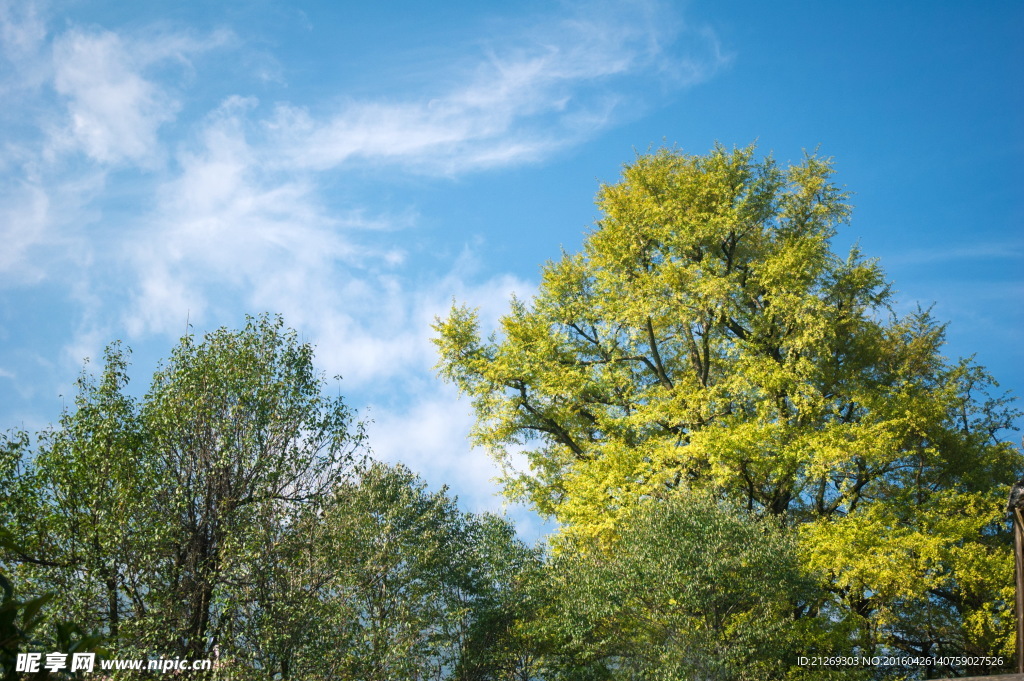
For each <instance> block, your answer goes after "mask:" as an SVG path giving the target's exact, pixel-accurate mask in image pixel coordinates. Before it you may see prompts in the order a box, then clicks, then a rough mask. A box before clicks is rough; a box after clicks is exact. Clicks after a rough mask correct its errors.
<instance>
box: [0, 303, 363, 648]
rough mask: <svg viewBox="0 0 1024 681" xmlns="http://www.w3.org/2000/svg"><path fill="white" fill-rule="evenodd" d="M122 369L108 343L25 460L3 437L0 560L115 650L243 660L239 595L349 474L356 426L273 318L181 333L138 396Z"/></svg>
mask: <svg viewBox="0 0 1024 681" xmlns="http://www.w3.org/2000/svg"><path fill="white" fill-rule="evenodd" d="M126 370H127V360H126V353H125V352H124V351H123V350H122V349H121V348H120V347H119V346H118V345H116V344H115V345H113V346H111V347H110V348H108V350H107V352H106V355H105V366H104V369H103V372H102V374H101V376H100V378H99V380H94V379H92V378H91V377H90V376H88V375H87V374H83V376H82V378H81V379H80V381H79V385H78V388H79V391H78V396H77V397H76V400H75V409H74V410H68V411H65V413H64V414H63V415H62V417H61V422H60V425H59V426H58V427H57V428H53V429H49V430H47V431H44V432H43V433H41V434H40V435H39V437H38V438H37V440H38V445H37V451H36V452H35V454H34V456H33V455H31V452H30V448H29V439H28V438H27V437H26V436H24V435H22V434H13V435H10V436H7V437H6V439H5V446H4V448H3V450H2V451H4V452H5V454H4V459H3V463H4V470H3V471H0V474H2V475H7V476H8V477H13V478H14V479H15V482H16V483H17V484H16V485H15V487H16V489H15V492H14V493H13V494H12V495H11V496H10V497H9V498H7V499H5V508H4V509H3V512H4V513H5V515H10V516H11V518H10V521H11V522H12V524H13V526H15V527H16V528H17V530H18V533H19V540H20V544H21V545H22V546H23V547H24V548H23V549H22V550H20V551H18V552H13V551H10V550H8V551H6V552H5V553H4V555H3V559H4V561H5V562H10V563H12V564H15V565H17V567H18V570H19V574H21V575H24V576H25V577H26V578H27V584H30V585H32V588H34V589H35V590H36V591H37V592H40V593H42V592H52V593H54V606H55V608H54V609H55V610H57V611H59V612H61V613H62V614H63V615H64V616H70V617H71V618H73V619H74V620H75V621H77V622H80V623H81V624H82V625H83V626H85V627H87V628H88V629H90V630H91V629H93V628H95V629H98V630H100V631H102V632H103V633H104V634H106V635H108V636H109V637H110V640H111V648H112V649H113V650H114V651H115V652H117V653H118V654H122V655H124V656H132V655H135V656H146V655H181V656H187V657H191V658H204V657H213V656H217V655H222V656H224V657H235V656H240V657H242V658H244V659H248V658H249V656H248V654H247V653H246V651H241V650H240V648H239V645H238V643H239V641H240V640H241V639H240V634H239V630H240V628H241V625H240V624H239V621H240V618H239V613H240V611H241V609H242V607H243V605H244V603H245V602H246V601H245V600H244V599H243V598H242V595H243V594H246V593H248V591H249V587H250V586H251V584H252V583H254V582H257V581H258V580H259V579H261V577H260V575H261V574H263V572H265V571H267V570H272V569H275V568H277V567H278V564H276V563H275V561H277V562H278V563H279V562H280V560H281V553H280V551H277V550H275V540H276V539H277V538H278V537H277V535H280V534H282V533H287V532H288V531H289V528H290V527H292V526H296V525H297V524H298V523H300V522H301V519H302V518H303V516H304V515H307V514H308V507H311V506H314V507H315V504H316V502H317V500H319V499H321V498H323V497H324V496H326V495H327V494H328V493H329V491H330V490H331V489H332V488H333V487H334V486H335V485H337V484H338V482H339V481H340V480H342V479H345V478H346V477H347V476H348V475H350V474H351V468H352V466H351V464H352V463H353V461H354V456H355V453H356V452H357V450H358V448H359V447H360V446H361V443H362V440H363V434H362V428H361V426H360V425H359V424H356V423H355V422H354V420H353V418H352V415H351V413H350V411H349V410H348V409H347V407H346V406H345V405H344V403H343V402H342V400H341V398H340V397H339V398H328V397H325V396H324V395H323V392H324V387H325V385H324V380H323V378H322V377H321V376H320V375H319V374H318V373H317V372H316V371H315V370H314V368H313V364H312V348H311V347H310V346H309V345H307V344H304V343H300V342H299V341H298V340H297V338H296V334H295V333H294V332H293V331H290V330H286V329H285V328H284V325H283V322H282V321H281V319H280V318H278V317H271V316H262V317H259V318H251V319H249V320H248V323H247V325H246V326H245V328H244V329H242V330H239V331H231V330H227V329H219V330H217V331H214V332H212V333H210V334H208V335H207V336H206V337H205V338H204V339H203V340H202V341H201V342H197V341H196V340H195V339H194V338H193V337H191V336H187V337H185V338H183V339H182V341H181V343H180V344H179V345H178V347H177V348H175V350H174V352H173V353H172V356H171V358H170V360H169V361H168V363H167V364H166V366H164V367H163V368H161V369H160V370H159V371H158V372H157V373H156V375H155V376H154V379H153V383H152V387H151V389H150V391H149V392H148V394H146V395H145V397H144V398H142V400H141V402H140V403H136V401H135V400H134V399H132V398H131V397H129V396H128V395H126V394H125V387H126V385H127V381H128V378H127V371H126ZM10 471H13V473H11V472H10Z"/></svg>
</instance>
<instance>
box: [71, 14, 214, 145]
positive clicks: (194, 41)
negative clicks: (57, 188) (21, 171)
mask: <svg viewBox="0 0 1024 681" xmlns="http://www.w3.org/2000/svg"><path fill="white" fill-rule="evenodd" d="M228 38H229V34H227V33H225V32H218V33H215V34H213V35H211V36H209V37H206V38H202V39H200V38H196V37H194V36H191V35H187V34H180V33H179V34H174V33H168V34H163V35H147V36H145V37H144V38H142V39H130V40H129V39H125V38H123V37H122V36H120V35H118V34H116V33H114V32H112V31H103V30H85V29H81V28H72V29H71V30H69V31H68V32H66V33H64V34H62V35H60V36H59V37H58V38H57V39H56V40H55V41H54V45H53V65H54V81H53V84H54V88H55V89H56V91H57V93H58V94H60V95H61V96H62V97H63V98H64V100H65V101H66V106H67V117H66V119H65V120H64V121H62V123H63V125H62V126H61V127H60V128H58V129H56V130H55V131H54V133H53V134H54V147H55V150H57V151H61V150H63V149H80V150H81V151H83V152H85V153H86V154H87V155H88V156H89V157H90V158H92V159H93V160H95V161H98V162H101V163H118V162H133V163H137V164H141V165H152V164H153V163H154V162H155V160H156V159H157V157H158V156H159V154H160V152H161V145H160V143H159V141H158V139H157V132H158V130H159V128H160V127H161V126H162V125H163V124H165V123H168V122H169V121H172V120H174V118H175V115H176V114H177V112H178V110H179V108H180V103H179V102H178V101H177V99H176V98H175V97H174V96H173V94H172V93H171V91H170V89H169V88H167V87H165V86H162V85H160V84H158V83H157V82H156V81H155V80H154V79H153V78H148V77H146V75H145V74H146V71H147V69H150V68H151V67H153V66H155V65H158V64H160V63H161V62H166V61H174V62H177V63H179V64H182V65H187V64H188V61H189V58H190V56H192V55H193V54H195V53H198V52H202V51H205V50H208V49H212V48H214V47H217V46H220V45H222V44H224V43H225V42H226V41H227V40H228Z"/></svg>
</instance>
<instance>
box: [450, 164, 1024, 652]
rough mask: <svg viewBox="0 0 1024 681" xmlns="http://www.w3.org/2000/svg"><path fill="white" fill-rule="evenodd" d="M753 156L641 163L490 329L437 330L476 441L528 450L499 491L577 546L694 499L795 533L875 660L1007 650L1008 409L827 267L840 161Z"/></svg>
mask: <svg viewBox="0 0 1024 681" xmlns="http://www.w3.org/2000/svg"><path fill="white" fill-rule="evenodd" d="M754 153H755V152H754V148H753V147H748V148H745V149H737V150H733V151H729V150H726V149H724V148H722V147H716V148H715V149H714V150H712V152H711V153H710V154H708V155H706V156H692V155H687V154H683V153H681V152H678V151H675V150H660V151H658V152H656V153H653V154H648V155H643V156H640V157H638V158H637V159H636V161H635V162H634V163H632V164H630V165H628V166H626V168H625V169H624V171H623V177H622V180H621V181H620V182H619V183H617V184H612V185H605V186H602V187H601V189H600V192H599V194H598V206H599V207H600V209H601V211H602V213H603V216H602V217H601V219H600V220H599V221H598V223H597V227H596V229H595V230H594V231H593V232H592V233H590V234H589V235H588V236H587V238H586V240H585V243H584V247H583V251H582V252H581V253H578V254H565V255H563V257H562V258H561V259H560V260H558V261H555V262H549V263H547V264H546V265H545V266H544V268H543V270H542V277H541V284H540V287H539V290H538V292H537V294H536V296H535V297H534V298H533V299H532V301H530V302H529V303H527V302H524V301H521V300H518V299H515V298H514V299H513V300H512V302H511V311H510V312H509V314H508V315H506V316H505V317H504V318H502V320H501V326H500V329H499V331H498V333H496V334H495V335H491V336H490V337H489V338H483V337H482V336H481V331H480V328H479V323H478V320H477V316H476V314H475V312H473V311H472V310H469V309H467V308H466V307H462V306H458V305H456V306H454V307H453V309H452V311H451V313H450V315H449V316H448V318H447V319H445V320H439V321H438V323H437V325H436V327H435V328H436V331H437V337H436V339H435V342H436V343H437V346H438V350H439V353H440V363H439V365H438V366H439V370H440V373H441V375H442V376H443V377H445V378H446V379H448V380H450V381H452V382H454V383H455V384H456V385H457V386H458V387H459V389H460V390H461V391H462V392H463V393H464V394H467V395H469V396H470V397H471V398H472V400H473V406H474V408H475V410H476V414H477V420H476V426H475V428H474V431H473V438H474V440H475V442H476V443H477V444H480V445H483V446H485V447H487V448H488V449H489V450H490V451H491V452H492V454H494V455H495V456H496V457H498V459H499V460H501V461H504V462H506V463H508V462H509V460H510V457H509V451H510V449H509V448H510V447H513V446H515V447H523V448H525V453H526V456H527V459H528V461H529V466H530V468H529V470H526V471H518V472H516V471H512V472H511V473H510V474H509V475H508V476H507V477H506V479H505V487H506V491H507V493H508V494H510V495H511V496H512V497H514V498H521V499H526V500H528V501H529V502H531V503H532V504H533V505H534V507H535V508H537V509H538V510H539V511H540V512H541V513H543V514H545V515H548V516H553V517H554V518H556V519H557V520H558V521H559V522H560V523H562V525H563V526H564V527H565V528H566V530H565V531H566V532H568V533H570V534H572V535H574V536H578V537H582V538H598V539H601V538H604V540H605V541H609V540H610V539H611V537H613V536H614V533H615V528H616V525H617V523H618V522H619V519H620V517H621V516H622V514H623V513H627V512H629V511H630V509H632V508H634V507H635V506H637V504H638V503H640V501H641V500H642V499H645V498H653V499H660V498H664V497H667V496H671V495H672V494H674V493H675V491H676V490H678V489H685V488H703V489H708V490H713V491H715V492H716V493H719V494H722V495H723V496H725V497H727V498H729V499H732V500H734V501H735V502H736V503H738V504H740V505H741V506H743V507H745V508H748V509H751V510H753V511H755V512H757V513H762V514H768V515H774V516H777V517H780V518H783V519H784V520H785V521H786V522H788V523H790V524H791V525H794V526H799V527H800V536H801V538H802V541H801V546H802V549H801V551H802V555H803V560H804V561H805V563H807V564H808V565H810V566H813V567H819V568H822V569H825V570H826V571H827V573H829V574H830V575H831V580H830V587H831V589H832V595H831V600H830V603H829V604H827V607H833V608H835V614H834V616H835V617H837V618H841V619H844V620H846V621H848V622H849V623H851V626H852V625H853V624H856V631H855V633H853V634H852V636H853V639H854V643H855V644H856V645H857V646H858V649H859V650H861V651H863V652H865V653H878V652H885V651H906V652H912V653H921V654H959V653H975V652H980V651H982V650H984V651H987V653H989V654H991V653H1003V654H1006V653H1008V652H1009V647H1010V644H1011V638H1010V629H1009V628H1008V627H1007V626H1005V623H1006V621H1007V620H1006V618H1007V616H1008V613H1009V610H1008V609H1009V598H1008V596H1009V591H1008V589H1009V586H1010V584H1011V581H1012V568H1011V560H1010V550H1009V535H1008V532H1007V531H1006V527H1005V523H1004V522H1003V517H1002V513H1001V501H1002V496H1003V493H1004V490H1005V489H1006V487H1007V486H1008V485H1009V484H1010V483H1011V482H1012V480H1013V479H1014V478H1015V477H1016V476H1017V475H1018V474H1019V473H1020V472H1021V468H1022V467H1021V461H1020V456H1019V453H1018V452H1016V451H1015V449H1014V448H1013V447H1012V446H1011V445H1010V444H1009V443H1007V442H1006V441H1004V440H1003V439H1002V438H1001V434H1002V433H1003V432H1005V429H1007V428H1009V427H1011V426H1012V421H1013V418H1014V417H1015V415H1016V412H1015V411H1014V410H1013V409H1011V408H1010V407H1009V406H1008V400H1007V399H1006V398H1004V397H990V396H989V391H990V389H991V388H992V387H993V386H994V381H992V379H991V378H990V377H989V376H988V375H987V374H986V373H985V372H984V371H983V370H982V369H981V368H979V367H977V366H976V365H974V364H973V363H972V362H971V361H969V360H964V361H957V362H950V361H948V360H946V359H945V358H943V357H942V356H941V355H940V349H941V346H942V344H943V334H944V327H943V326H942V325H940V324H938V323H936V322H935V321H934V320H933V319H932V318H931V317H930V316H929V314H928V313H927V312H924V311H918V312H915V313H912V314H909V315H907V316H905V317H897V316H895V315H894V314H893V313H891V312H890V308H889V304H890V303H891V301H892V294H891V291H890V288H889V286H888V285H887V284H886V282H885V278H884V275H883V273H882V270H881V268H880V267H879V265H878V263H877V262H876V261H874V260H869V259H866V258H864V257H863V256H862V255H861V254H860V252H859V251H858V250H857V249H856V248H854V249H853V250H852V251H851V252H850V253H849V255H848V256H847V257H845V258H841V257H839V256H837V255H836V254H835V253H833V251H832V249H831V246H830V240H831V238H832V237H833V236H834V235H835V233H836V230H837V227H838V226H839V225H840V224H842V223H844V222H846V221H847V220H848V218H849V215H850V208H849V206H848V205H847V204H846V203H845V201H846V194H845V193H844V192H843V191H842V190H841V189H840V188H839V187H837V186H836V185H835V184H834V182H833V180H832V166H831V163H830V162H829V161H827V160H823V159H821V158H818V157H815V156H808V157H806V158H804V160H803V161H802V162H800V163H798V164H796V165H792V166H790V167H788V168H780V167H779V166H778V165H777V164H776V163H775V162H774V161H773V160H772V159H770V158H766V159H760V160H757V159H755V156H754ZM822 607H826V604H822ZM948 671H953V672H962V671H964V670H963V669H956V670H948Z"/></svg>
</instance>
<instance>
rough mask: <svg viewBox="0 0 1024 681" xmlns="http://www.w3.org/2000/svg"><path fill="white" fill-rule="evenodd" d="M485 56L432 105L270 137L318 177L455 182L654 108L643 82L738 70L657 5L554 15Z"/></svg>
mask: <svg viewBox="0 0 1024 681" xmlns="http://www.w3.org/2000/svg"><path fill="white" fill-rule="evenodd" d="M612 9H614V10H615V11H611V10H612ZM634 10H636V11H634ZM584 17H585V18H584ZM480 57H481V59H480V60H479V61H478V62H477V63H476V64H475V65H474V66H472V67H471V68H467V67H465V66H461V67H460V70H462V71H463V72H464V73H465V75H464V77H463V78H462V79H461V82H460V83H459V84H458V85H455V86H453V87H450V88H449V89H446V90H442V91H439V92H435V93H433V94H431V95H427V96H423V97H420V98H413V99H406V100H399V101H390V100H380V101H351V102H349V103H347V104H346V105H344V106H342V107H341V108H340V110H338V111H336V112H335V113H333V114H330V115H328V116H326V117H322V118H316V117H314V116H312V115H311V114H310V113H309V112H308V111H307V109H305V108H303V107H297V106H291V105H281V106H278V107H277V110H276V112H275V115H274V116H273V117H272V118H271V119H270V120H268V121H267V124H266V125H267V129H268V132H269V133H270V139H271V140H272V143H273V144H274V145H275V146H279V147H280V148H281V149H282V150H283V154H284V157H285V162H286V163H287V164H288V165H289V166H291V167H295V168H306V169H315V170H324V169H328V168H333V167H336V166H339V165H342V164H345V163H348V162H354V161H359V160H362V161H372V162H384V163H393V164H401V165H403V166H406V167H408V168H410V169H414V170H417V171H421V172H440V173H455V172H465V171H467V170H473V169H478V168H486V167H492V166H499V165H508V164H514V163H522V162H529V161H536V160H538V159H541V158H544V157H545V156H547V155H549V154H551V153H553V152H555V151H557V150H559V149H562V148H564V147H566V146H571V145H575V144H579V143H580V142H581V141H583V140H584V139H587V138H588V137H590V136H592V135H594V134H596V133H597V132H599V131H600V130H602V129H604V128H605V127H606V126H607V125H609V124H610V123H611V122H613V121H614V120H616V118H619V119H621V118H628V117H630V116H632V115H636V109H640V108H642V107H644V106H647V105H649V104H650V103H649V102H645V101H644V100H643V99H642V98H641V97H638V96H636V91H637V90H638V88H636V87H635V85H636V84H637V81H643V82H645V83H649V82H650V81H651V80H652V79H661V80H663V81H664V82H665V83H666V84H668V85H671V86H676V87H678V86H688V85H692V84H695V83H697V82H700V81H702V80H705V79H707V78H709V77H711V76H712V75H713V74H714V73H715V72H716V71H717V70H718V69H720V68H721V67H722V66H723V65H724V64H726V63H727V62H728V58H727V57H726V56H724V55H723V53H722V50H721V48H720V46H719V44H718V42H717V39H716V38H715V35H714V33H713V32H712V31H710V30H709V29H707V28H699V29H693V30H690V29H687V28H686V27H685V26H684V25H682V24H681V22H679V21H677V20H676V19H675V18H674V17H673V15H672V14H671V13H669V12H667V11H666V9H665V8H664V7H662V6H660V5H656V4H652V3H625V4H611V3H609V4H607V5H606V6H604V7H598V6H594V7H588V8H587V10H586V12H585V13H584V11H582V8H581V11H580V13H579V14H573V15H571V16H566V17H562V18H556V19H554V20H552V19H551V18H550V17H548V18H546V20H545V21H544V22H543V23H542V24H532V25H530V26H528V27H524V28H520V29H517V30H516V31H515V32H514V33H513V34H511V35H504V36H502V38H501V39H498V40H493V41H489V42H485V45H484V46H483V48H482V51H481V55H480ZM627 95H629V96H628V97H627ZM627 99H628V108H627V107H624V106H623V101H624V100H627ZM624 108H626V109H627V110H623V109H624ZM629 108H632V109H633V111H630V110H628V109H629Z"/></svg>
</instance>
